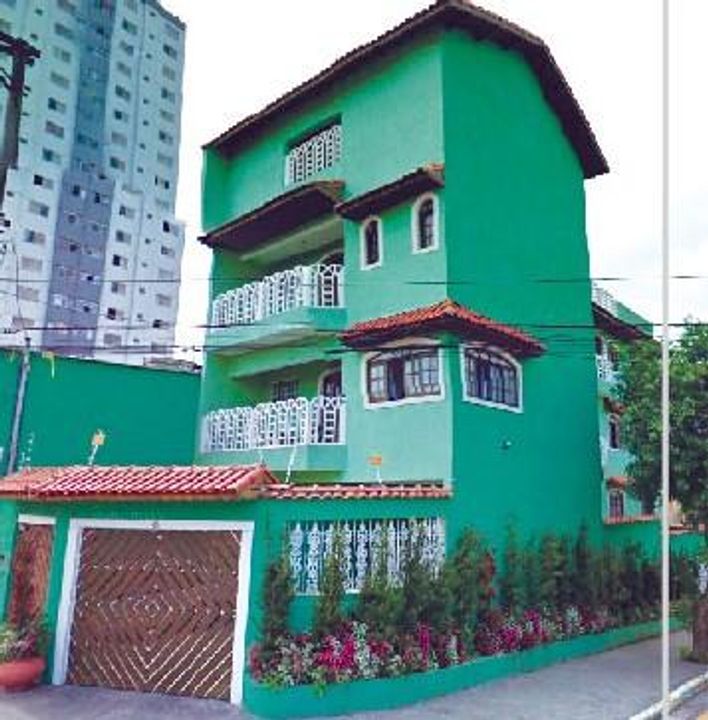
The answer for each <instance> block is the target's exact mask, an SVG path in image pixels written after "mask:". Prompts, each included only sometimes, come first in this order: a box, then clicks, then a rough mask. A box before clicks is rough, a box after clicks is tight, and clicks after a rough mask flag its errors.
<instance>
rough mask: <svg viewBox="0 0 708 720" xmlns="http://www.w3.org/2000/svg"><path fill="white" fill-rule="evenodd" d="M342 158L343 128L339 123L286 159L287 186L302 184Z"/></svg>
mask: <svg viewBox="0 0 708 720" xmlns="http://www.w3.org/2000/svg"><path fill="white" fill-rule="evenodd" d="M341 157H342V126H341V125H340V124H339V123H337V124H335V125H330V127H328V128H325V129H324V130H321V131H320V132H318V133H317V134H315V135H311V136H310V137H308V138H307V139H306V140H303V141H302V142H301V143H298V144H297V145H295V147H293V148H292V149H291V150H290V152H289V153H288V155H287V157H286V158H285V184H286V185H292V184H293V183H298V182H302V181H303V180H307V179H308V178H310V177H312V176H313V175H316V174H317V173H319V172H321V171H322V170H326V169H327V168H328V167H332V165H335V164H336V163H338V162H339V161H340V159H341Z"/></svg>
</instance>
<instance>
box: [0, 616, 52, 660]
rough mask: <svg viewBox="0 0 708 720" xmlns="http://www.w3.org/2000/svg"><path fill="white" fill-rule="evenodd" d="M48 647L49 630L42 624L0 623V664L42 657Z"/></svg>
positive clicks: (31, 622)
mask: <svg viewBox="0 0 708 720" xmlns="http://www.w3.org/2000/svg"><path fill="white" fill-rule="evenodd" d="M48 647H49V630H48V629H47V626H46V625H45V624H44V622H40V621H37V620H32V621H29V622H27V623H26V624H24V625H21V626H20V625H12V624H10V623H0V662H12V661H13V660H24V659H26V658H34V657H43V656H44V655H45V654H46V652H47V648H48Z"/></svg>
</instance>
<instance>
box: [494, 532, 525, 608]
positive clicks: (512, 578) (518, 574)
mask: <svg viewBox="0 0 708 720" xmlns="http://www.w3.org/2000/svg"><path fill="white" fill-rule="evenodd" d="M499 591H500V592H499V601H500V604H501V606H502V608H503V609H504V610H506V611H507V612H509V613H512V614H514V613H518V612H520V611H521V609H522V608H523V607H524V606H525V597H524V595H525V593H524V568H523V564H522V555H521V552H520V551H519V546H518V543H517V539H516V532H515V530H514V528H513V526H509V528H508V529H507V535H506V545H505V548H504V572H503V573H502V575H501V578H500V581H499Z"/></svg>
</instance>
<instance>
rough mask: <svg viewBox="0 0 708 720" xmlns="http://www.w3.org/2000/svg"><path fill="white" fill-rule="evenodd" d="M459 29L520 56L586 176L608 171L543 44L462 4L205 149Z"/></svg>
mask: <svg viewBox="0 0 708 720" xmlns="http://www.w3.org/2000/svg"><path fill="white" fill-rule="evenodd" d="M440 27H443V28H452V27H457V28H462V29H464V30H466V31H467V32H469V33H470V34H471V35H472V36H473V37H474V38H476V39H478V40H490V41H492V42H494V43H496V44H498V45H500V46H501V47H504V48H513V49H514V50H516V51H517V52H519V53H521V55H522V56H523V57H524V59H525V60H526V62H527V63H528V64H529V65H530V66H531V68H532V70H533V71H534V73H535V74H536V77H537V78H538V81H539V83H540V85H541V89H542V90H543V93H544V95H545V97H546V100H547V101H548V103H549V104H550V106H551V107H552V108H553V110H554V111H555V113H556V115H557V116H558V119H559V120H560V123H561V125H562V127H563V130H564V131H565V133H566V135H567V136H568V139H569V140H570V142H571V143H572V145H573V147H574V148H575V151H576V153H577V155H578V158H579V160H580V163H581V165H582V167H583V171H584V173H585V177H586V178H591V177H594V176H595V175H601V174H603V173H606V172H607V171H608V170H609V168H608V165H607V161H606V160H605V157H604V155H603V154H602V150H601V149H600V146H599V145H598V142H597V140H596V138H595V135H594V133H593V131H592V128H591V127H590V123H589V122H588V120H587V118H586V117H585V114H584V113H583V111H582V109H581V107H580V105H579V103H578V101H577V100H576V99H575V96H574V95H573V92H572V90H571V89H570V86H569V85H568V82H567V81H566V79H565V77H564V76H563V73H562V72H561V69H560V68H559V67H558V65H557V64H556V61H555V60H554V58H553V55H552V54H551V51H550V50H549V49H548V47H547V46H546V44H545V43H544V42H543V40H541V39H540V38H539V37H537V36H536V35H533V34H531V33H529V32H527V31H526V30H524V29H523V28H521V27H519V26H518V25H515V24H513V23H511V22H509V21H508V20H505V19H504V18H501V17H499V16H498V15H495V14H494V13H491V12H488V11H487V10H483V9H482V8H479V7H476V6H475V5H472V4H470V3H468V2H466V0H438V1H437V2H435V3H434V4H433V5H430V6H429V7H427V8H426V9H424V10H422V11H421V12H419V13H417V14H415V15H413V16H411V17H410V18H408V19H407V20H405V21H404V22H403V23H401V24H400V25H398V26H396V27H395V28H393V29H392V30H389V31H388V32H386V33H384V34H383V35H380V36H379V37H378V38H376V39H375V40H373V41H371V42H369V43H367V44H365V45H361V46H359V47H358V48H355V49H354V50H352V51H350V52H349V53H347V54H346V55H344V56H343V57H341V58H340V59H339V60H337V61H336V62H335V63H334V64H332V65H330V66H329V67H328V68H326V69H325V70H323V71H322V72H320V73H319V74H317V75H315V76H314V77H313V78H311V79H310V80H307V81H306V82H304V83H302V84H301V85H298V86H297V87H295V88H293V89H292V90H290V91H289V92H287V93H286V94H285V95H283V96H281V97H280V98H278V99H277V100H275V101H273V102H272V103H270V104H269V105H267V106H266V107H265V108H264V109H263V110H261V111H260V112H257V113H255V114H253V115H249V116H248V117H246V118H244V119H243V120H241V121H240V122H239V123H237V124H236V125H234V126H233V127H231V128H229V129H228V130H227V131H226V132H224V133H222V134H221V135H219V136H218V137H216V138H215V139H213V140H212V141H211V142H209V143H207V144H206V145H205V146H204V147H205V148H211V149H215V150H219V151H220V152H222V153H224V154H226V155H228V154H232V153H234V152H235V151H236V150H237V149H238V147H239V146H241V145H242V144H243V143H246V142H249V141H250V140H252V139H253V138H254V137H255V136H257V135H258V134H259V133H261V132H262V131H264V130H265V129H266V128H267V127H268V126H269V125H270V124H271V123H273V122H274V121H276V120H278V119H279V118H281V117H282V115H283V113H287V112H291V111H294V110H296V109H298V108H299V107H301V106H302V105H303V104H304V103H306V102H308V101H311V100H312V99H314V98H317V97H318V96H321V95H322V93H324V92H326V91H327V90H329V89H330V88H331V87H332V86H334V85H336V84H337V83H339V82H341V81H342V80H343V79H344V78H345V77H347V76H348V75H350V74H351V73H352V72H353V71H354V70H356V69H357V68H359V67H360V66H362V65H365V64H366V63H368V62H370V61H372V60H376V59H378V58H380V57H381V56H382V55H384V54H385V53H387V52H389V51H390V50H393V49H396V48H399V47H400V46H402V45H403V44H405V43H407V42H409V41H411V40H413V39H415V38H416V37H418V35H419V34H420V33H422V32H427V31H429V30H431V29H435V28H440Z"/></svg>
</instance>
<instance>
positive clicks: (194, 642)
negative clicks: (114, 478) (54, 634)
mask: <svg viewBox="0 0 708 720" xmlns="http://www.w3.org/2000/svg"><path fill="white" fill-rule="evenodd" d="M240 544H241V533H240V532H236V531H218V532H217V531H147V530H106V529H84V530H83V533H82V537H81V556H80V561H79V570H78V577H77V585H76V600H75V606H74V618H73V625H72V629H71V636H70V638H71V639H70V646H69V667H68V675H67V681H68V682H70V683H73V684H76V685H98V686H102V687H110V688H117V689H121V690H137V691H141V692H157V693H169V694H174V695H190V696H194V697H208V698H220V699H228V698H229V693H230V688H231V673H232V664H233V658H232V646H233V634H234V623H235V615H236V595H237V590H238V559H239V550H240Z"/></svg>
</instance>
